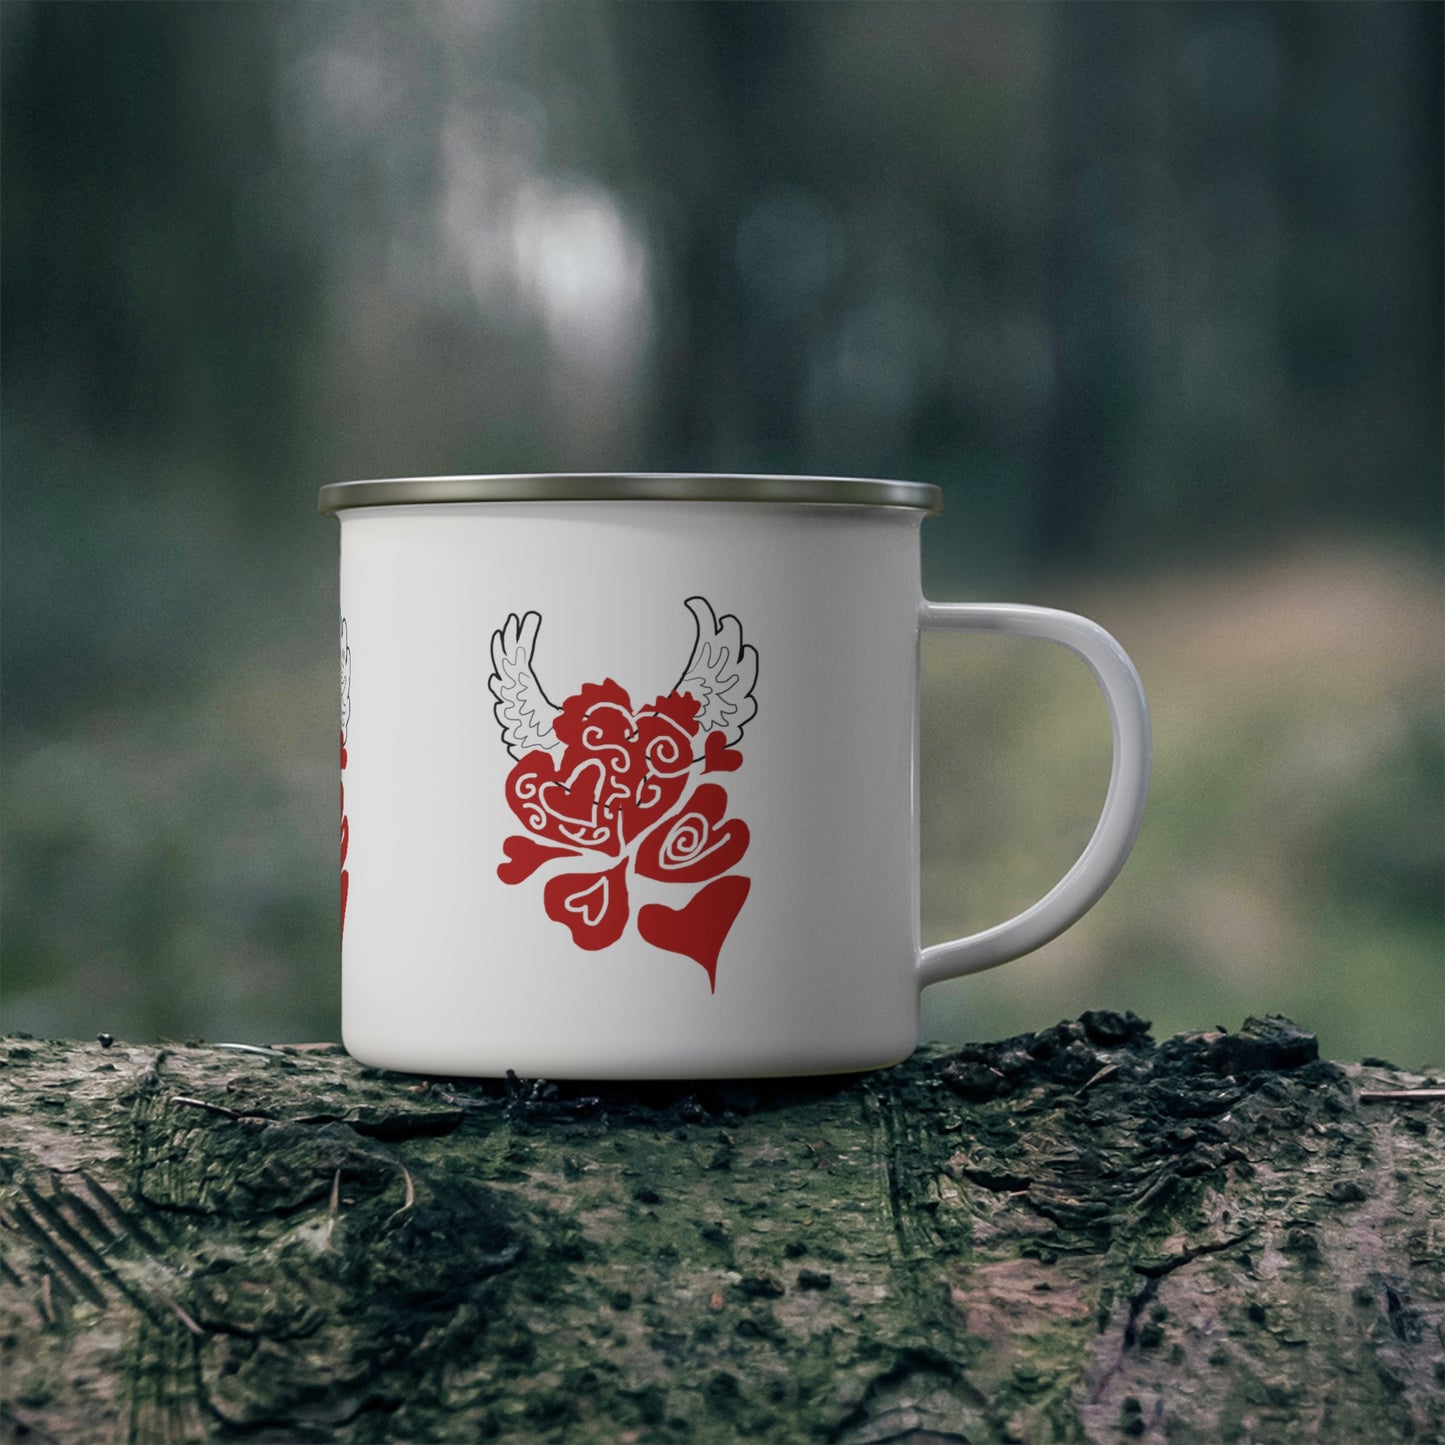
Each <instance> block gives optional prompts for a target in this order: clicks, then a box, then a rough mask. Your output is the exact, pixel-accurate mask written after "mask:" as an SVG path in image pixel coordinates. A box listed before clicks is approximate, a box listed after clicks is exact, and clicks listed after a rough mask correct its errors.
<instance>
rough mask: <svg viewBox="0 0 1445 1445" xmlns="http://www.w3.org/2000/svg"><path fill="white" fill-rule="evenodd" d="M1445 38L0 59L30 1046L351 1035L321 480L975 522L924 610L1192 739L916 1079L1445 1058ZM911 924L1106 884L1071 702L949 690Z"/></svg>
mask: <svg viewBox="0 0 1445 1445" xmlns="http://www.w3.org/2000/svg"><path fill="white" fill-rule="evenodd" d="M1441 16H1442V9H1441V7H1440V6H1439V5H1437V4H1408V3H1401V4H1389V5H1376V4H1351V3H1345V4H1312V3H1305V4H1288V5H1285V4H1280V5H1255V4H1244V3H1241V4H1203V5H1200V4H1189V3H1178V4H1157V5H1156V4H1122V5H1115V4H1107V3H1099V4H1037V5H1024V4H969V3H930V4H911V3H890V4H866V3H865V4H856V3H828V4H772V3H762V4H712V3H680V4H674V3H651V4H642V3H622V4H611V3H605V4H604V3H588V0H579V3H570V4H562V3H508V0H493V3H456V4H452V3H409V0H386V3H379V4H372V3H356V0H338V3H331V4H306V5H298V4H285V3H265V0H259V3H248V4H199V3H193V4H151V3H102V4H88V3H71V4H47V3H23V0H6V3H5V4H3V6H0V25H3V35H0V41H3V47H0V64H3V71H0V86H3V92H0V99H3V126H0V147H3V151H0V184H3V198H4V216H3V256H0V261H3V264H0V307H3V310H0V318H3V329H0V363H3V374H0V375H3V387H0V422H3V440H0V469H3V474H0V483H3V493H0V501H3V588H4V592H3V609H4V610H3V633H0V641H3V708H4V715H3V735H0V741H3V760H0V766H3V783H0V786H3V805H0V807H3V812H0V820H3V844H4V873H3V935H0V961H3V969H4V976H3V1000H4V1024H5V1026H6V1027H7V1028H11V1029H27V1030H30V1031H33V1032H44V1033H60V1034H70V1035H81V1036H84V1035H88V1034H93V1033H95V1032H97V1031H99V1030H107V1031H109V1032H111V1033H114V1034H116V1035H118V1036H123V1037H128V1038H132V1039H148V1038H157V1037H169V1038H184V1037H194V1036H205V1037H208V1038H211V1039H218V1038H219V1039H227V1038H229V1039H243V1040H250V1041H253V1042H265V1041H267V1040H293V1041H294V1040H305V1039H313V1038H334V1037H337V1035H338V1020H339V968H338V947H337V879H336V873H337V865H336V836H337V818H336V772H335V769H336V743H335V738H336V720H335V708H336V701H335V673H336V667H335V661H334V657H333V651H334V647H335V636H336V604H335V589H336V575H335V574H336V548H337V535H336V524H335V522H334V521H331V520H328V519H323V518H320V517H318V516H317V515H316V512H315V497H316V489H317V487H318V486H319V485H320V484H321V483H322V482H325V481H331V480H340V479H346V478H354V477H372V476H387V475H398V474H403V475H405V474H417V473H446V472H486V471H525V470H603V469H630V470H671V469H684V470H744V471H782V472H829V473H843V474H850V475H859V476H881V477H900V478H907V479H912V480H917V481H928V482H935V483H937V484H939V485H940V486H942V487H943V488H944V491H945V494H946V513H945V515H944V516H943V517H942V518H941V519H937V520H932V521H929V522H928V523H927V524H926V526H925V529H924V531H925V555H924V575H925V585H926V588H927V590H928V592H929V593H930V595H932V596H934V597H936V598H955V599H963V598H992V599H996V600H1013V601H1033V602H1039V603H1045V604H1051V605H1059V606H1065V607H1071V608H1073V609H1075V610H1080V611H1085V612H1088V613H1090V614H1091V615H1092V616H1094V617H1096V618H1097V619H1098V620H1099V621H1101V622H1102V623H1104V625H1105V626H1107V627H1109V628H1110V630H1112V631H1113V632H1114V633H1115V634H1116V635H1117V636H1118V637H1119V638H1120V639H1121V641H1123V642H1124V644H1125V645H1126V646H1127V647H1128V648H1129V649H1130V650H1131V652H1132V653H1133V655H1134V656H1135V658H1136V660H1137V661H1138V663H1139V666H1140V669H1141V671H1142V673H1143V675H1144V679H1145V683H1146V686H1147V688H1148V690H1149V694H1150V698H1151V702H1152V705H1153V709H1154V718H1155V726H1156V737H1155V746H1156V774H1155V785H1154V792H1153V797H1152V801H1151V805H1150V812H1149V815H1148V817H1147V819H1146V822H1145V825H1144V830H1143V833H1142V835H1141V837H1140V840H1139V844H1138V847H1137V850H1136V852H1135V855H1134V858H1133V860H1132V861H1131V862H1130V864H1129V866H1128V867H1127V868H1126V870H1125V872H1124V874H1123V875H1122V877H1121V879H1120V881H1119V882H1118V884H1117V885H1116V886H1115V888H1114V890H1113V891H1112V892H1111V893H1110V894H1109V895H1108V896H1107V897H1106V898H1105V900H1104V901H1103V903H1101V904H1100V905H1099V907H1098V908H1097V909H1096V910H1095V911H1094V912H1093V913H1092V914H1091V915H1090V916H1089V917H1088V918H1087V919H1086V920H1085V921H1084V922H1083V923H1082V924H1081V925H1079V926H1078V927H1077V928H1076V929H1074V930H1073V931H1072V932H1070V933H1069V934H1067V935H1065V937H1063V938H1061V939H1060V940H1058V941H1057V942H1056V943H1054V944H1052V945H1050V946H1049V947H1048V948H1046V949H1044V950H1042V951H1041V952H1040V953H1039V954H1037V955H1035V956H1034V957H1032V958H1030V959H1027V960H1024V961H1021V962H1018V963H1015V964H1012V965H1010V966H1009V967H1008V968H1006V969H1004V970H1001V971H999V972H996V973H993V974H989V975H985V976H983V977H979V978H976V979H971V980H965V981H960V982H957V983H954V984H948V985H942V986H939V987H937V988H934V989H930V990H929V991H928V993H927V994H926V995H925V1001H924V1015H925V1017H924V1030H925V1036H930V1037H937V1038H945V1039H950V1040H954V1041H961V1040H963V1039H966V1038H980V1037H990V1036H998V1035H1001V1034H1006V1033H1011V1032H1016V1031H1018V1030H1020V1029H1024V1028H1036V1027H1040V1026H1043V1025H1045V1024H1048V1023H1050V1022H1052V1021H1054V1020H1056V1019H1057V1018H1060V1017H1063V1016H1066V1015H1069V1014H1071V1013H1073V1012H1075V1011H1077V1010H1078V1009H1080V1008H1084V1007H1089V1006H1100V1005H1108V1006H1114V1007H1119V1008H1133V1009H1135V1010H1136V1011H1138V1012H1139V1013H1141V1014H1144V1015H1146V1016H1149V1017H1152V1018H1153V1019H1154V1021H1155V1024H1156V1028H1157V1029H1160V1030H1171V1029H1175V1028H1182V1027H1201V1026H1209V1025H1212V1024H1214V1023H1216V1022H1218V1023H1226V1024H1237V1023H1238V1022H1239V1020H1240V1019H1241V1017H1242V1016H1243V1015H1245V1014H1246V1013H1249V1012H1251V1011H1255V1012H1259V1011H1265V1010H1283V1011H1286V1012H1289V1013H1291V1014H1292V1015H1294V1016H1295V1017H1296V1018H1297V1019H1299V1020H1300V1021H1301V1022H1303V1023H1305V1024H1307V1025H1309V1026H1311V1027H1314V1028H1316V1029H1317V1030H1318V1031H1319V1032H1320V1035H1321V1040H1322V1045H1323V1047H1324V1048H1325V1049H1326V1050H1327V1051H1328V1052H1329V1053H1331V1054H1334V1055H1336V1056H1342V1057H1347V1056H1355V1057H1358V1056H1360V1055H1365V1054H1374V1055H1385V1056H1389V1057H1391V1058H1393V1059H1395V1060H1396V1061H1398V1062H1401V1063H1404V1064H1408V1065H1416V1066H1430V1065H1439V1064H1441V1063H1445V946H1442V892H1445V888H1442V838H1445V818H1442V795H1445V777H1442V772H1445V768H1442V758H1445V747H1442V711H1445V709H1442V649H1441V638H1442V626H1441V624H1442V620H1445V608H1442V585H1441V583H1442V577H1441V571H1442V567H1441V561H1442V475H1441V452H1442V368H1441V333H1442V297H1441V264H1442V263H1441V256H1442V237H1441V216H1442V195H1441V134H1442V113H1441V64H1442V43H1441ZM924 668H925V680H926V683H927V691H926V696H925V703H924V715H923V731H924V766H925V789H924V794H925V811H924V817H923V847H924V858H925V880H924V911H925V917H924V931H925V939H926V941H930V942H931V941H936V940H938V939H941V938H944V937H947V936H950V935H951V934H953V933H956V932H960V931H963V930H964V929H965V928H978V927H983V926H985V925H987V924H989V923H992V922H995V921H997V920H998V919H1000V918H1002V917H1004V916H1005V915H1006V914H1007V913H1009V912H1011V911H1013V910H1014V909H1016V908H1017V907H1019V906H1021V905H1023V904H1024V903H1026V902H1028V901H1030V900H1031V899H1032V898H1033V897H1035V896H1037V895H1038V894H1039V893H1041V892H1042V891H1043V890H1044V889H1045V888H1046V887H1047V886H1048V885H1049V884H1051V883H1052V882H1053V881H1054V879H1055V878H1056V877H1057V876H1058V875H1059V874H1060V873H1062V872H1063V870H1064V869H1065V868H1066V867H1067V865H1068V864H1069V862H1070V861H1071V860H1072V858H1073V857H1074V855H1075V854H1076V853H1077V851H1078V850H1079V848H1080V847H1081V846H1082V844H1083V842H1084V841H1085V839H1086V838H1087V836H1088V833H1089V830H1090V828H1091V826H1092V823H1093V819H1094V816H1095V814H1096V813H1097V809H1098V806H1099V802H1100V800H1101V797H1102V793H1103V788H1104V783H1105V781H1106V778H1107V771H1108V739H1107V725H1106V720H1105V716H1104V711H1103V707H1102V704H1101V703H1100V702H1099V700H1098V699H1097V696H1096V695H1095V694H1094V692H1093V689H1092V684H1091V683H1090V682H1089V680H1088V677H1087V675H1086V674H1085V673H1084V671H1083V669H1082V668H1081V667H1079V666H1078V665H1077V664H1076V663H1074V662H1072V661H1071V660H1070V659H1069V658H1068V657H1067V656H1066V655H1065V654H1062V653H1059V652H1057V651H1056V650H1055V649H1052V648H1048V647H1044V646H1041V645H1039V644H1029V643H1026V642H1011V643H1005V642H1001V641H998V640H992V639H985V638H974V639H969V638H951V639H950V638H930V639H928V642H927V644H926V646H925V651H924Z"/></svg>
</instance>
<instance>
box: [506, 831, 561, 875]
mask: <svg viewBox="0 0 1445 1445" xmlns="http://www.w3.org/2000/svg"><path fill="white" fill-rule="evenodd" d="M502 852H503V853H505V854H506V855H507V861H506V862H505V863H498V864H497V877H498V878H500V879H501V880H502V882H503V883H520V882H521V881H522V880H523V879H524V878H530V877H531V876H532V874H534V873H535V872H536V871H537V869H539V868H540V867H541V866H542V864H544V863H546V862H548V861H549V860H550V859H553V858H576V857H577V856H578V853H577V850H576V849H575V848H546V847H543V845H542V844H541V843H534V842H533V841H532V840H531V839H530V838H528V837H526V836H524V835H522V834H514V835H513V836H512V837H510V838H503V839H502Z"/></svg>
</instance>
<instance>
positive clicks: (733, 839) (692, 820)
mask: <svg viewBox="0 0 1445 1445" xmlns="http://www.w3.org/2000/svg"><path fill="white" fill-rule="evenodd" d="M727 806H728V795H727V794H726V793H725V792H724V791H723V790H722V789H721V788H720V787H719V786H718V785H717V784H716V783H700V784H699V785H698V787H697V789H696V791H694V793H693V795H692V797H690V798H689V799H688V800H687V802H686V803H684V804H683V805H682V807H681V809H679V811H678V812H677V813H675V814H674V815H673V816H672V817H671V818H669V819H667V821H666V822H664V823H659V824H658V826H657V827H656V828H654V829H653V830H652V832H650V833H649V834H648V835H647V836H646V837H645V838H644V839H643V840H642V844H641V846H640V847H639V848H638V850H637V871H638V872H639V873H640V874H641V875H642V876H643V877H644V878H654V879H656V880H657V881H658V882H659V883H702V882H705V881H706V880H707V879H709V878H716V877H717V876H718V874H719V873H726V872H727V871H728V869H729V868H732V867H735V866H736V865H737V864H738V863H739V862H740V861H741V860H742V856H743V854H744V853H746V852H747V851H748V837H749V834H748V825H747V824H746V823H744V822H743V821H742V820H741V819H738V818H734V819H733V821H732V822H730V823H723V821H722V817H723V814H724V813H725V812H726V811H727Z"/></svg>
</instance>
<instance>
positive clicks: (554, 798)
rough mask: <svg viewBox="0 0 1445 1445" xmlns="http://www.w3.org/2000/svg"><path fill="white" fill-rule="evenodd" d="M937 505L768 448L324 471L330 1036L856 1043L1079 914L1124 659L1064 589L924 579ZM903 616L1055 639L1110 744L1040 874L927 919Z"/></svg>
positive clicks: (666, 1063) (812, 1067) (735, 1057)
mask: <svg viewBox="0 0 1445 1445" xmlns="http://www.w3.org/2000/svg"><path fill="white" fill-rule="evenodd" d="M940 500H941V499H940V495H939V492H938V490H937V489H936V488H934V487H929V486H922V485H917V484H913V483H905V482H873V481H853V480H842V479H833V478H795V477H715V476H672V475H591V476H527V477H522V476H517V477H430V478H411V479H406V480H395V481H373V482H344V483H334V484H332V485H329V486H326V487H323V488H322V490H321V502H320V505H321V510H322V511H323V512H327V513H335V514H336V515H337V516H338V517H339V518H340V521H341V612H342V624H341V642H342V661H341V686H342V703H341V709H342V710H341V742H342V775H341V778H342V820H341V850H342V875H341V883H342V895H341V896H342V1016H343V1038H344V1040H345V1043H346V1047H347V1049H348V1050H350V1052H351V1053H352V1054H353V1055H355V1056H356V1057H357V1058H358V1059H360V1060H361V1061H362V1062H364V1063H367V1064H372V1065H376V1066H378V1067H381V1068H388V1069H399V1070H405V1071H409V1072H417V1073H437V1074H454V1075H455V1074H459V1075H482V1076H497V1075H502V1074H504V1073H506V1072H507V1071H508V1070H514V1071H515V1072H516V1073H517V1074H519V1075H522V1076H524V1077H539V1076H540V1077H547V1078H554V1079H659V1078H709V1077H729V1076H732V1077H744V1076H768V1075H773V1076H777V1075H798V1074H817V1073H832V1072H841V1071H854V1070H863V1069H872V1068H878V1067H881V1066H884V1065H888V1064H893V1063H896V1062H898V1061H899V1060H901V1059H904V1058H906V1057H907V1056H908V1054H909V1053H910V1052H911V1051H912V1050H913V1049H914V1047H915V1046H916V1044H917V1042H918V1016H919V1011H918V1002H919V992H920V990H921V989H922V988H923V986H924V985H925V984H929V983H934V982H936V981H938V980H940V979H946V978H954V977H957V976H959V975H961V974H967V973H973V972H976V971H978V970H979V969H984V968H990V967H992V966H993V965H995V964H999V963H1003V962H1006V961H1007V960H1009V959H1012V958H1017V957H1019V956H1020V955H1021V954H1025V953H1028V952H1029V951H1030V950H1032V949H1035V948H1038V947H1039V946H1040V945H1041V944H1044V943H1046V942H1047V941H1048V940H1049V939H1051V938H1053V937H1055V936H1056V935H1057V934H1059V933H1061V932H1062V931H1063V930H1064V929H1066V928H1067V927H1068V926H1069V925H1070V924H1071V923H1073V922H1074V921H1075V920H1076V919H1077V918H1079V917H1080V916H1081V915H1082V914H1083V913H1084V912H1085V911H1086V910H1087V909H1089V908H1090V907H1091V906H1092V905H1093V904H1094V903H1095V902H1096V901H1097V900H1098V898H1099V897H1100V896H1101V895H1102V894H1103V892H1104V890H1105V889H1106V888H1108V886H1109V884H1110V883H1111V882H1112V881H1113V879H1114V877H1115V876H1116V875H1117V873H1118V871H1119V869H1120V868H1121V867H1122V866H1123V863H1124V860H1125V858H1126V857H1127V855H1128V853H1129V849H1130V848H1131V847H1132V845H1133V842H1134V838H1135V836H1136V834H1137V832H1138V829H1139V823H1140V819H1141V816H1142V814H1143V809H1144V800H1145V795H1146V793H1147V790H1148V778H1149V752H1150V742H1149V720H1148V712H1147V709H1146V705H1145V701H1144V694H1143V690H1142V688H1141V686H1140V683H1139V677H1138V674H1137V673H1136V672H1135V670H1134V667H1133V665H1132V664H1131V663H1130V661H1129V659H1128V657H1127V656H1126V655H1125V653H1124V651H1123V650H1122V649H1121V648H1120V646H1119V645H1118V643H1116V642H1115V641H1114V639H1113V638H1112V637H1110V636H1109V635H1108V633H1106V632H1105V631H1104V630H1103V629H1102V628H1100V627H1098V626H1097V625H1096V624H1094V623H1092V622H1089V621H1087V620H1086V619H1084V618H1082V617H1077V616H1074V615H1073V614H1071V613H1066V612H1056V611H1052V610H1050V609H1046V608H1039V607H1024V606H1006V605H1001V604H992V603H990V604H981V605H973V604H969V605H956V606H955V605H945V604H940V603H934V602H929V601H927V600H925V599H924V598H923V597H922V595H921V591H920V580H919V530H920V527H921V524H922V522H923V519H924V518H925V517H926V516H927V515H928V514H929V513H930V512H936V511H937V510H938V509H939V506H940ZM926 628H946V629H959V630H965V631H985V632H1006V633H1013V634H1018V635H1022V636H1028V637H1040V638H1046V639H1048V640H1050V641H1052V642H1058V643H1062V644H1063V645H1064V646H1065V647H1067V648H1069V649H1070V650H1071V651H1073V652H1075V653H1077V654H1078V655H1079V656H1080V657H1081V658H1082V659H1083V660H1084V662H1085V663H1086V664H1087V665H1088V666H1089V668H1090V670H1091V671H1092V673H1093V675H1094V677H1095V679H1096V680H1097V681H1098V684H1099V686H1100V688H1101V689H1102V691H1103V694H1104V698H1105V701H1106V702H1107V704H1108V709H1109V716H1110V719H1111V722H1112V726H1113V740H1114V755H1113V773H1112V777H1111V779H1110V783H1109V789H1108V793H1107V796H1106V798H1105V801H1104V807H1103V812H1102V814H1101V816H1100V819H1099V823H1098V826H1097V828H1096V830H1095V832H1094V834H1093V837H1092V838H1091V839H1090V841H1089V844H1088V846H1087V847H1086V848H1085V849H1084V852H1083V854H1082V856H1081V857H1080V858H1079V860H1078V861H1077V862H1076V863H1075V864H1074V866H1073V868H1072V869H1070V871H1069V872H1068V874H1067V875H1066V876H1065V877H1064V878H1063V879H1062V880H1061V881H1060V882H1059V883H1058V884H1057V885H1056V886H1055V887H1054V889H1053V890H1052V891H1051V892H1050V893H1048V894H1047V895H1046V896H1045V897H1044V898H1043V899H1041V900H1040V901H1039V902H1038V903H1036V904H1034V905H1033V907H1031V908H1029V909H1027V910H1025V911H1024V912H1023V913H1021V914H1019V915H1018V916H1017V917H1015V918H1011V919H1009V920H1008V921H1007V922H1005V923H1002V924H999V925H998V926H996V927H992V928H988V929H986V930H984V931H983V932H979V933H974V934H971V935H969V936H967V937H964V938H960V939H957V940H955V941H954V942H951V943H943V944H939V945H937V946H935V947H931V948H926V949H925V948H921V947H920V942H919V881H918V880H919V844H918V793H919V772H918V690H919V670H918V651H919V634H920V632H921V631H922V630H923V629H926ZM963 805H964V806H966V805H967V804H966V801H965V802H964V804H963Z"/></svg>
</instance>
